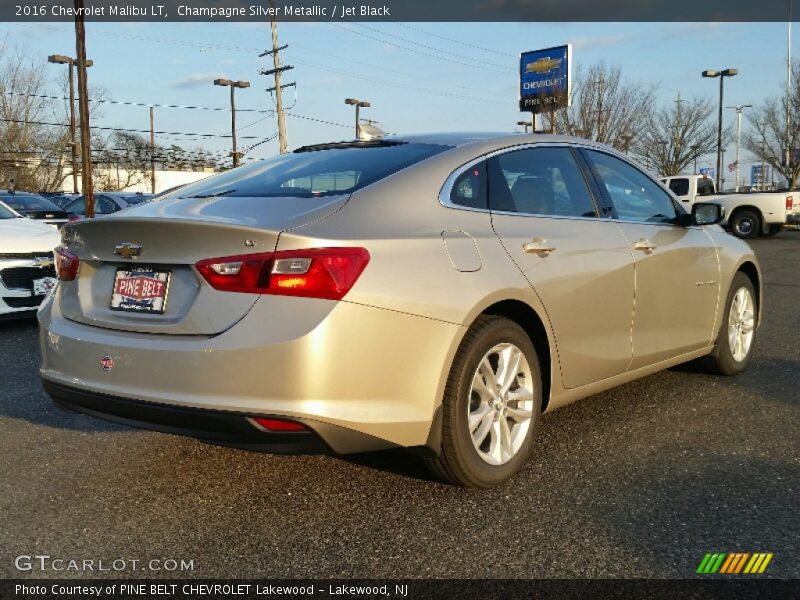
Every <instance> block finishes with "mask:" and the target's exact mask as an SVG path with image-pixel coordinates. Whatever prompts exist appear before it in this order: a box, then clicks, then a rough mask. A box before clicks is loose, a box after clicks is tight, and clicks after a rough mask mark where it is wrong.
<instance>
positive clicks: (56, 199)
mask: <svg viewBox="0 0 800 600" xmlns="http://www.w3.org/2000/svg"><path fill="white" fill-rule="evenodd" d="M39 195H40V196H44V197H45V198H47V199H48V200H50V202H52V203H53V204H57V205H58V206H60V207H61V208H64V207H65V206H66V205H67V204H69V203H70V202H72V201H73V200H75V198H77V197H78V196H80V194H68V193H67V192H50V193H43V192H39Z"/></svg>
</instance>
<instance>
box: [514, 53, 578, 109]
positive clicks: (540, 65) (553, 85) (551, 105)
mask: <svg viewBox="0 0 800 600" xmlns="http://www.w3.org/2000/svg"><path fill="white" fill-rule="evenodd" d="M571 69H572V46H571V45H569V44H567V45H566V46H556V47H555V48H545V49H544V50H531V51H530V52H523V53H522V54H521V55H520V57H519V109H520V110H521V111H527V112H533V113H542V112H553V111H554V110H557V109H559V108H563V107H565V106H570V104H571V98H570V83H571V82H570V71H571Z"/></svg>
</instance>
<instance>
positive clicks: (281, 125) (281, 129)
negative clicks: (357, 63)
mask: <svg viewBox="0 0 800 600" xmlns="http://www.w3.org/2000/svg"><path fill="white" fill-rule="evenodd" d="M269 5H270V7H271V8H273V9H274V8H275V0H269ZM270 14H271V15H272V16H271V17H270V29H271V30H272V50H266V51H265V52H262V53H261V54H259V55H258V56H259V58H262V57H264V56H269V55H270V54H271V55H272V65H273V68H272V69H262V70H261V71H259V74H261V75H273V76H274V77H275V86H274V87H271V88H267V90H266V91H268V92H272V91H274V92H275V108H276V110H277V113H278V148H279V150H280V153H281V154H286V152H287V147H288V142H287V140H286V115H285V113H284V110H283V88H287V87H292V86H296V85H297V84H296V83H295V82H292V83H287V84H284V85H282V84H281V73H283V72H284V71H289V70H290V69H294V67H293V66H291V65H286V66H281V61H280V57H279V56H278V52H280V51H281V50H284V49H286V48H288V47H289V46H288V44H284V45H283V46H280V47H278V23H277V22H276V20H275V11H274V10H273V11H270Z"/></svg>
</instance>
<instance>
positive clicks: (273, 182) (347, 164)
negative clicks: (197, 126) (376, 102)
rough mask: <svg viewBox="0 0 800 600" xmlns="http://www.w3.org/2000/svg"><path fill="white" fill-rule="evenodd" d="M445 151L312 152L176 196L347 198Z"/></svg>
mask: <svg viewBox="0 0 800 600" xmlns="http://www.w3.org/2000/svg"><path fill="white" fill-rule="evenodd" d="M449 148H450V146H443V145H439V144H421V143H414V142H381V143H376V144H370V143H350V144H347V143H343V144H330V145H326V146H319V147H312V148H308V149H301V150H299V151H295V152H292V153H289V154H283V155H281V156H276V157H275V158H271V159H268V160H265V161H261V162H258V163H255V164H252V165H247V166H245V167H241V168H239V169H234V170H232V171H229V172H227V173H223V174H222V175H218V176H216V177H211V178H209V179H205V180H203V181H200V182H198V183H195V184H192V185H188V186H186V187H185V188H183V189H181V190H180V192H179V195H180V197H181V198H207V197H210V196H256V197H281V196H288V197H300V198H314V197H321V196H334V195H339V194H349V193H351V192H354V191H356V190H359V189H361V188H363V187H365V186H367V185H369V184H371V183H375V182H376V181H379V180H380V179H383V178H385V177H388V176H390V175H392V174H394V173H396V172H398V171H400V170H402V169H405V168H406V167H409V166H411V165H413V164H415V163H418V162H420V161H422V160H425V159H426V158H429V157H431V156H433V155H435V154H438V153H439V152H443V151H445V150H447V149H449Z"/></svg>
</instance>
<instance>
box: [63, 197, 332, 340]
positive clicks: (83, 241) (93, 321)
mask: <svg viewBox="0 0 800 600" xmlns="http://www.w3.org/2000/svg"><path fill="white" fill-rule="evenodd" d="M347 198H348V197H347V196H332V197H327V198H324V199H320V198H274V197H270V198H245V197H214V198H182V199H174V200H167V201H164V202H163V203H155V204H149V205H143V206H140V207H135V208H132V209H131V210H128V211H125V213H124V214H120V215H111V216H108V217H105V218H103V219H89V220H82V221H80V222H75V223H71V224H69V225H67V226H66V227H65V228H64V229H63V240H64V246H65V247H66V248H67V249H68V250H69V252H71V253H72V254H74V255H76V256H77V257H78V258H79V259H80V269H79V271H78V276H77V277H76V279H75V280H74V281H63V282H61V283H60V286H59V287H60V293H59V296H58V297H59V302H60V308H61V312H62V314H63V315H64V316H65V317H66V318H67V319H70V320H73V321H77V322H80V323H85V324H88V325H94V326H97V327H105V328H109V329H118V330H124V331H135V332H141V333H161V334H173V335H214V334H217V333H220V332H222V331H225V330H226V329H228V328H230V327H231V326H233V325H234V324H235V323H237V322H238V321H239V320H240V319H242V318H243V317H244V316H245V315H246V314H247V313H248V311H249V310H250V309H251V308H252V306H253V304H255V302H256V300H257V299H258V296H257V295H256V294H249V293H233V292H224V291H219V290H215V289H214V288H212V287H211V286H210V285H208V283H207V282H206V281H205V280H204V279H203V277H201V276H200V274H199V273H198V272H197V270H196V268H195V266H194V265H195V264H196V263H197V262H198V261H200V260H203V259H207V258H215V257H224V256H233V255H241V254H250V253H263V252H272V251H274V250H275V247H276V244H277V240H278V236H279V235H280V233H281V231H284V230H286V229H291V228H293V227H298V226H300V225H303V224H305V223H308V222H310V221H313V220H318V219H322V218H324V217H325V216H327V215H329V214H331V213H332V212H334V211H335V210H338V209H339V208H340V207H341V206H343V205H344V203H345V202H346V201H347ZM118 271H119V272H120V274H119V276H118ZM142 278H144V279H142ZM154 279H155V280H156V281H161V283H163V284H164V286H165V288H164V290H163V291H159V292H158V293H157V294H156V295H158V297H156V296H155V295H154V294H152V293H149V292H144V293H142V292H141V290H139V289H137V290H136V293H133V292H130V291H129V288H128V287H125V286H128V285H129V284H130V285H131V286H132V285H134V284H137V282H139V281H144V282H145V284H146V286H145V287H146V289H148V290H150V292H152V290H153V289H154V285H155V287H156V289H157V288H158V287H159V286H160V284H159V283H155V284H153V280H154ZM120 280H124V282H122V283H120ZM120 285H122V286H123V287H122V288H120ZM120 292H124V294H123V304H120V296H119V295H118V294H120ZM115 295H116V298H115V299H114V303H115V304H116V306H112V297H114V296H115ZM137 304H138V306H135V305H137ZM148 307H149V308H148ZM151 308H155V309H156V310H154V311H151V310H150V309H151Z"/></svg>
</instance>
